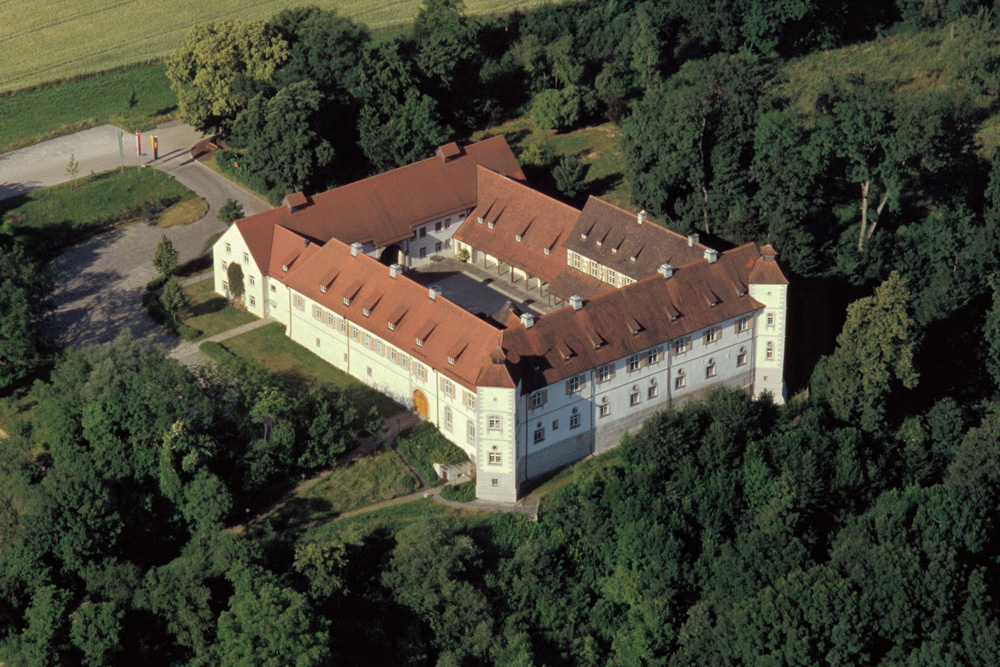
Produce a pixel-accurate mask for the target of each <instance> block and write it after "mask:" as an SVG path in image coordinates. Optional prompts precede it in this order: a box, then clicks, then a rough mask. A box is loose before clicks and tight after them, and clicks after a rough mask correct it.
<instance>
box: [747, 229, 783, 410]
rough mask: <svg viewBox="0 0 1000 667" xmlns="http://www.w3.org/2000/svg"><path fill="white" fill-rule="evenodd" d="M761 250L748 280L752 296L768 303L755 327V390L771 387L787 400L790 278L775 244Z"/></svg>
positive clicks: (778, 397)
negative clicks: (779, 262)
mask: <svg viewBox="0 0 1000 667" xmlns="http://www.w3.org/2000/svg"><path fill="white" fill-rule="evenodd" d="M760 254H761V256H760V258H759V259H758V260H757V261H756V262H755V264H754V267H753V269H752V270H751V271H750V277H749V280H748V282H749V283H750V284H749V288H750V296H751V297H753V298H754V299H756V300H757V301H759V302H760V303H762V304H764V309H763V310H762V311H760V312H759V313H758V315H757V322H756V323H755V324H756V326H755V327H754V378H753V394H754V396H755V397H756V396H759V395H760V394H761V393H762V392H764V391H770V392H771V393H772V394H773V395H774V400H775V402H776V403H784V402H785V399H786V398H787V396H786V395H785V393H786V390H785V326H786V322H787V309H788V278H786V277H785V274H784V272H782V270H781V267H779V266H778V262H777V256H778V253H777V252H775V250H774V248H772V247H771V246H770V245H766V246H763V247H761V249H760Z"/></svg>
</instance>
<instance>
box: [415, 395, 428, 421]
mask: <svg viewBox="0 0 1000 667" xmlns="http://www.w3.org/2000/svg"><path fill="white" fill-rule="evenodd" d="M413 411H414V412H416V413H417V414H418V415H420V416H421V417H423V418H424V419H427V416H428V412H427V397H426V396H424V392H422V391H420V390H419V389H417V390H416V391H414V392H413Z"/></svg>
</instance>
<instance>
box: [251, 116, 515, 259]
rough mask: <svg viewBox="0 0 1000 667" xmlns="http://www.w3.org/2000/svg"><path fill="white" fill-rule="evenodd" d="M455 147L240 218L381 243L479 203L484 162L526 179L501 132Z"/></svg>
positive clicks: (322, 237) (321, 237)
mask: <svg viewBox="0 0 1000 667" xmlns="http://www.w3.org/2000/svg"><path fill="white" fill-rule="evenodd" d="M448 146H452V144H449V145H448ZM445 148H447V150H446V151H445V150H444V149H445ZM440 150H441V151H444V152H447V153H449V154H451V153H453V152H454V151H453V149H452V148H448V147H447V146H446V147H444V148H442V149H440ZM454 150H457V151H458V153H455V154H454V155H453V156H452V157H450V158H447V159H446V158H445V157H444V156H443V155H441V154H439V155H436V156H434V157H430V158H427V159H426V160H421V161H420V162H415V163H413V164H408V165H406V166H404V167H399V168H398V169H393V170H392V171H387V172H385V173H382V174H378V175H377V176H372V177H371V178H366V179H364V180H361V181H357V182H355V183H351V184H349V185H344V186H342V187H339V188H336V189H334V190H329V191H327V192H323V193H321V194H317V195H313V196H312V197H309V198H305V197H302V198H299V197H298V196H296V195H293V198H294V201H295V202H299V203H300V204H301V205H300V206H298V207H290V206H287V205H286V206H280V207H278V208H274V209H271V210H270V211H266V212H264V213H260V214H258V215H255V216H252V217H250V218H246V219H244V220H243V221H241V222H243V223H248V224H249V225H251V226H254V228H256V227H255V226H256V225H266V224H271V225H275V224H278V225H281V226H283V227H287V228H288V229H290V230H292V231H294V232H296V233H298V234H300V235H301V236H304V237H307V238H310V239H314V240H317V241H320V242H322V243H325V242H326V241H328V240H330V239H332V238H335V239H337V240H339V241H342V242H344V243H347V244H350V243H353V242H355V241H358V242H361V243H366V242H368V241H371V242H373V243H374V244H375V245H376V246H379V247H382V246H385V245H388V244H390V243H394V242H397V241H401V240H403V239H405V238H408V237H410V236H412V235H413V227H414V226H416V225H420V224H423V223H425V222H430V221H431V220H435V219H437V218H440V217H442V216H446V215H450V214H452V213H457V212H459V211H464V210H468V209H471V208H472V207H473V206H475V205H476V171H477V168H478V167H479V166H483V167H486V168H487V169H490V170H492V171H495V172H498V173H502V174H506V175H507V176H509V177H510V178H512V179H517V180H521V181H523V180H524V173H523V172H522V171H521V167H520V165H518V163H517V158H515V157H514V153H513V152H511V150H510V146H508V145H507V140H506V139H504V137H503V136H502V135H501V136H496V137H493V138H492V139H487V140H485V141H480V142H478V143H475V144H471V145H469V146H466V147H464V148H461V149H460V148H458V146H457V144H455V145H454ZM291 200H292V198H290V199H289V201H291ZM303 200H304V201H305V203H303ZM290 209H293V210H290ZM237 224H240V223H237ZM241 233H242V228H241ZM244 238H246V235H244Z"/></svg>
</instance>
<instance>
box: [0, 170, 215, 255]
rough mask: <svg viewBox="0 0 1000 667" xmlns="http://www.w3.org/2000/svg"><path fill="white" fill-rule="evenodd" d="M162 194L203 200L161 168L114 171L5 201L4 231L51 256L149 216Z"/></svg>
mask: <svg viewBox="0 0 1000 667" xmlns="http://www.w3.org/2000/svg"><path fill="white" fill-rule="evenodd" d="M74 187H75V189H74ZM161 198H163V199H165V200H167V201H170V200H173V201H174V202H175V203H174V204H173V205H174V206H177V205H179V204H183V203H184V202H188V201H192V200H198V197H197V195H195V194H194V193H193V192H191V191H190V190H188V189H187V188H185V187H184V186H183V185H181V184H180V183H178V182H177V181H175V180H174V179H172V178H164V175H163V173H162V172H159V171H155V170H153V169H135V168H129V169H125V170H117V169H115V170H112V171H106V172H104V173H101V174H96V175H94V176H85V177H83V178H78V179H77V180H76V183H72V184H71V183H63V184H62V185H54V186H52V187H48V188H42V189H40V190H35V191H33V192H29V193H27V194H23V195H18V196H16V197H12V198H10V199H4V200H2V201H0V216H2V219H3V224H2V225H0V230H3V231H6V232H8V233H10V234H13V235H15V236H19V237H22V238H24V239H25V240H26V241H27V243H28V244H29V246H28V247H30V248H33V249H34V250H36V251H37V252H38V255H39V257H40V258H42V259H48V258H51V257H54V256H55V255H56V254H58V253H59V251H60V250H62V249H64V248H66V247H67V246H69V245H72V244H73V243H76V242H77V241H79V240H80V239H82V238H85V237H86V236H88V235H90V234H92V233H95V232H97V231H100V230H103V229H106V228H108V227H111V226H114V225H117V224H123V223H127V222H132V221H134V220H138V219H140V218H142V217H144V216H145V215H146V214H147V209H148V207H149V206H150V205H151V203H153V204H155V203H156V202H159V201H161ZM169 210H170V209H169V208H168V209H167V210H166V211H162V213H167V212H168V211H169ZM188 222H190V220H188Z"/></svg>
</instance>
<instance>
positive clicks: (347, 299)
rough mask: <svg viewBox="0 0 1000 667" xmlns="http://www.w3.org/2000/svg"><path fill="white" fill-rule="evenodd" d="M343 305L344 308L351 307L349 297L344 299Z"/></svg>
mask: <svg viewBox="0 0 1000 667" xmlns="http://www.w3.org/2000/svg"><path fill="white" fill-rule="evenodd" d="M344 305H345V306H349V305H351V299H350V297H346V296H345V297H344Z"/></svg>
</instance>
